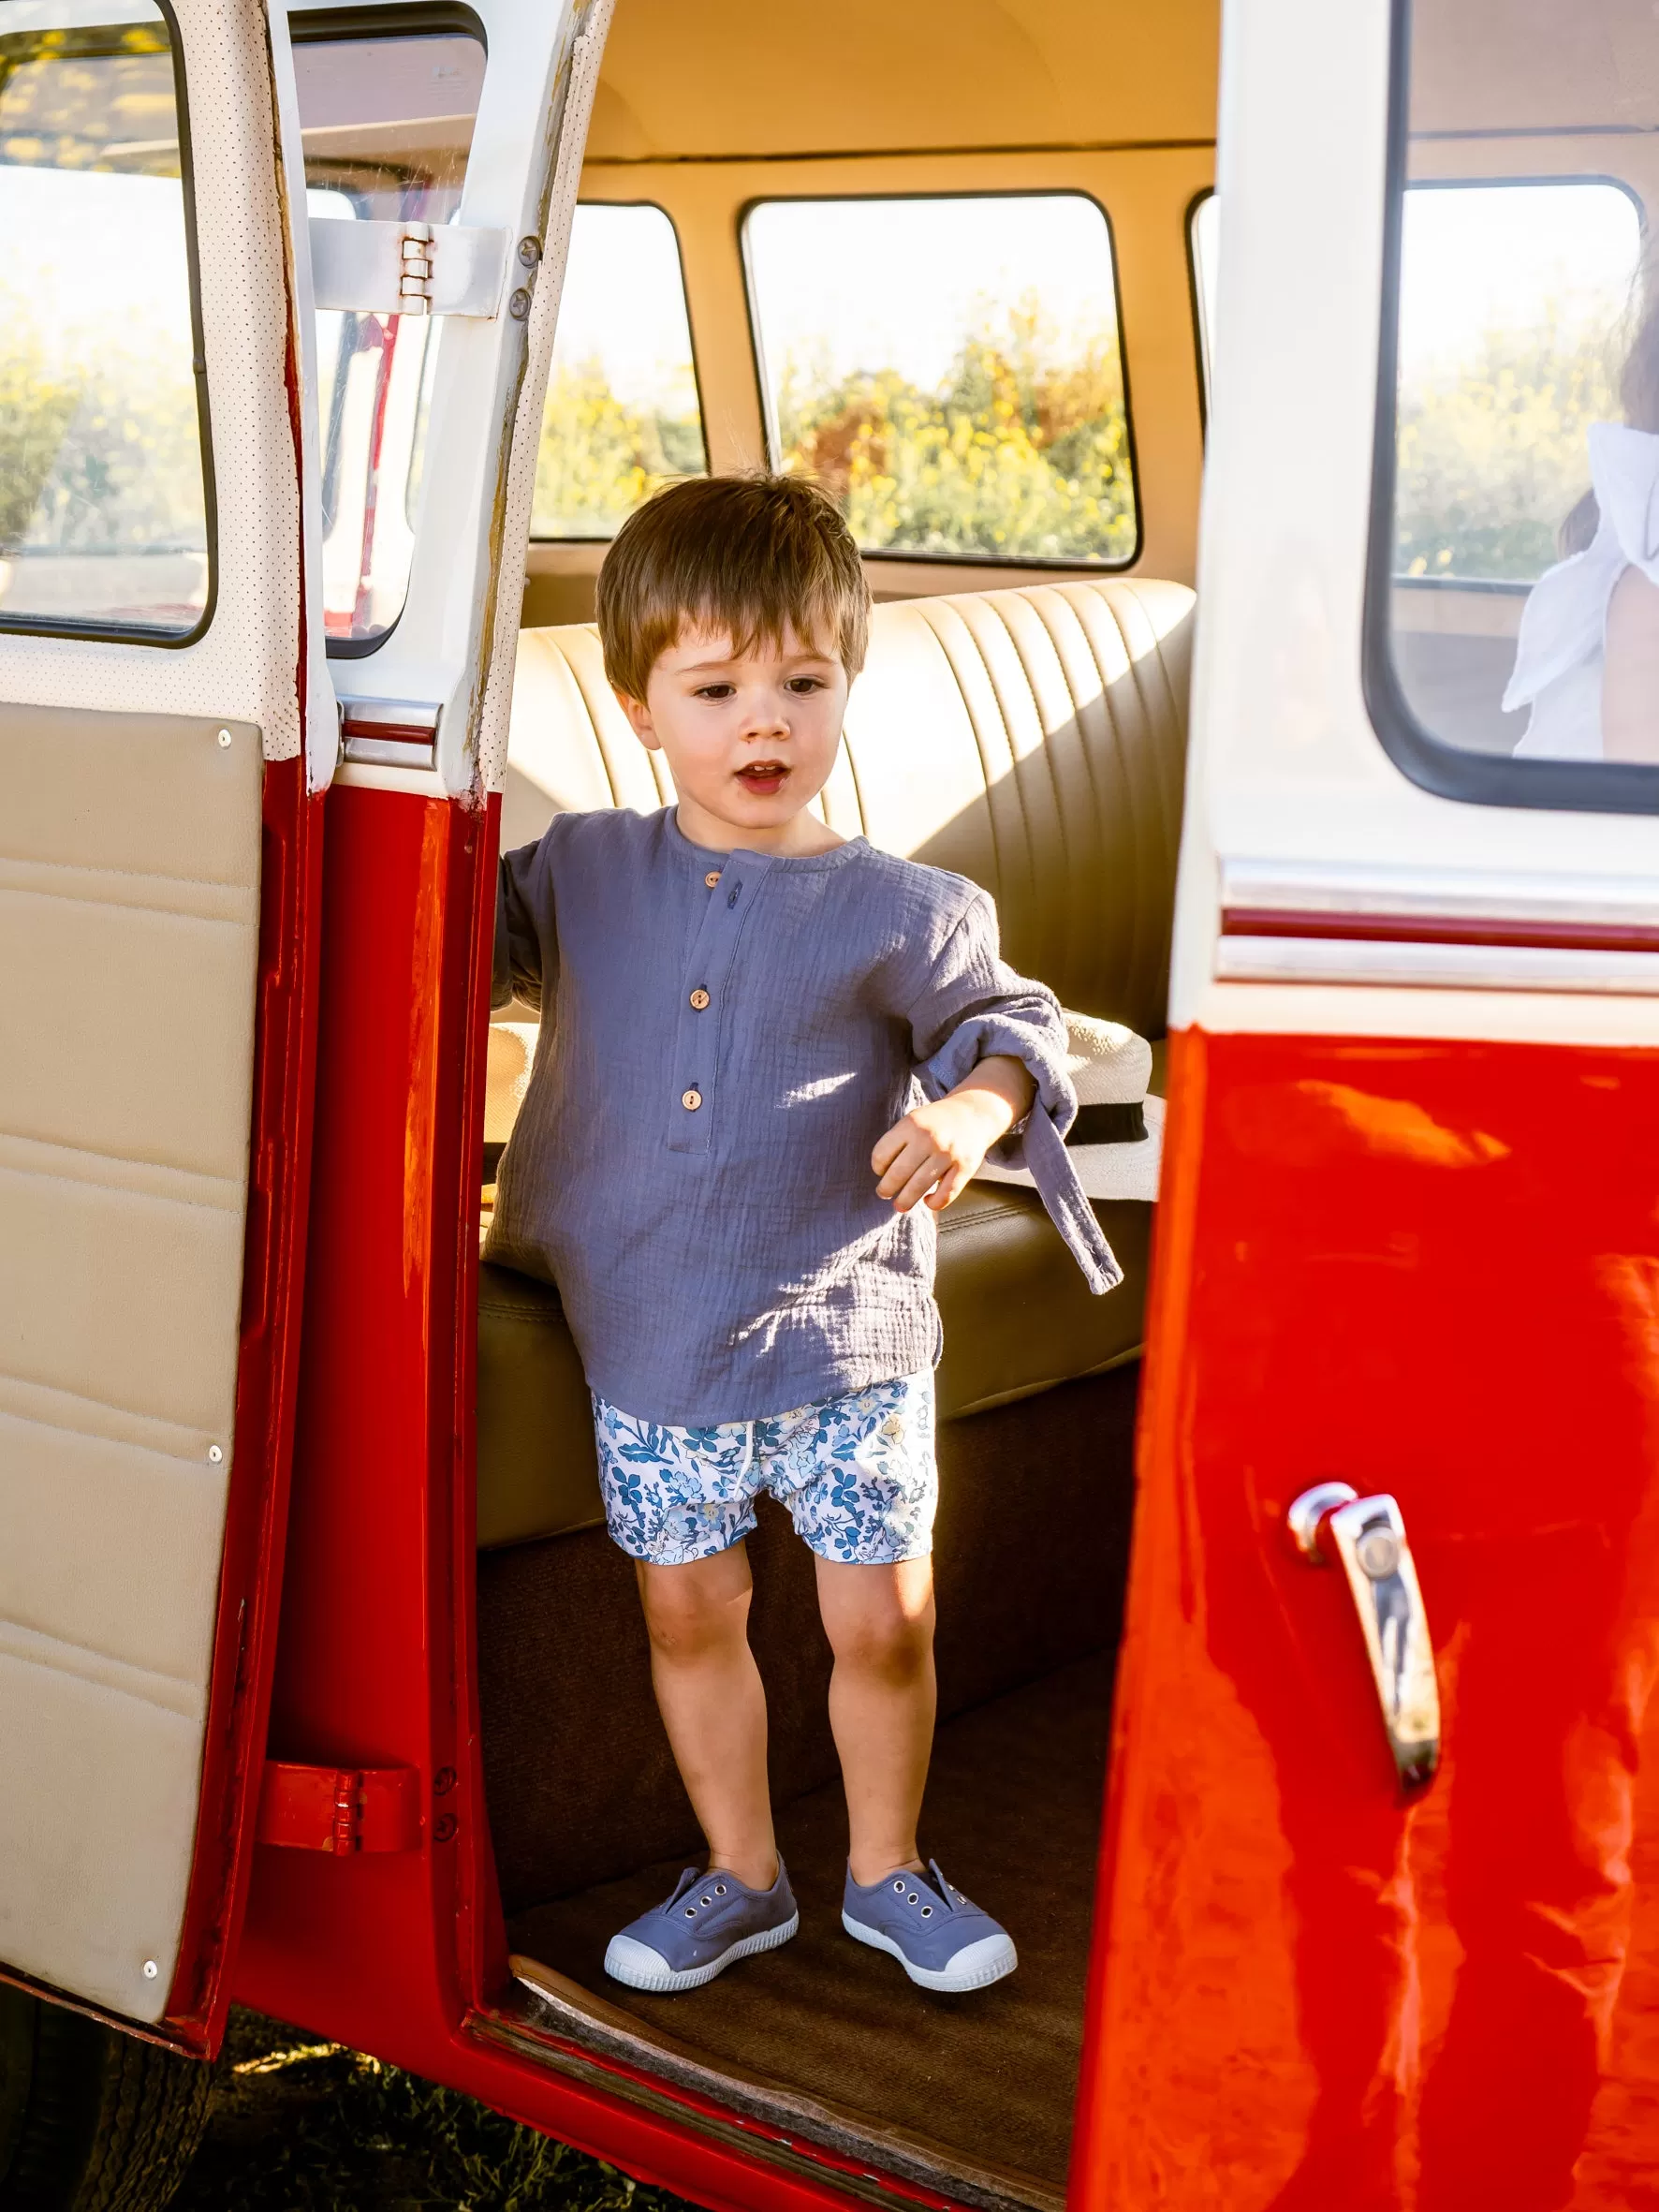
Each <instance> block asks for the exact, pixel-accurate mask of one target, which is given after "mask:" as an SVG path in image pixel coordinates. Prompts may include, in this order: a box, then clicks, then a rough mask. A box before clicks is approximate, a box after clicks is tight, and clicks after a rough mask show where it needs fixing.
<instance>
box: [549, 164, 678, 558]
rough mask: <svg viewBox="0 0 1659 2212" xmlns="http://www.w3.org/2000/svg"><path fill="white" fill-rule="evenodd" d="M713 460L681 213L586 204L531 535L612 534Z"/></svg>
mask: <svg viewBox="0 0 1659 2212" xmlns="http://www.w3.org/2000/svg"><path fill="white" fill-rule="evenodd" d="M708 465H709V458H708V454H707V452H706V450H704V446H703V418H702V411H701V409H700V407H699V406H698V405H697V370H696V368H695V366H694V365H693V361H692V354H691V323H690V319H689V317H688V316H687V313H686V307H685V280H684V277H683V273H682V272H681V267H680V245H679V241H678V240H677V239H676V238H675V236H674V226H673V224H672V223H670V222H669V220H668V216H667V215H666V214H664V213H663V211H662V209H661V208H660V207H604V206H600V205H598V204H593V205H589V206H585V207H579V208H578V209H577V211H576V221H575V224H574V226H573V227H572V229H571V233H570V258H569V260H568V262H567V263H566V265H565V288H564V291H563V293H562V294H561V295H560V300H559V331H558V335H557V337H556V338H555V339H554V341H553V362H552V368H551V372H550V374H549V377H548V396H547V410H546V412H545V413H544V415H543V416H542V421H541V448H540V450H539V452H538V454H537V456H536V500H535V505H534V507H533V508H532V510H531V523H530V531H531V535H532V537H535V538H611V537H614V536H615V534H616V532H617V530H618V529H619V528H620V527H621V526H622V524H624V522H626V520H627V518H628V517H629V515H631V514H632V513H633V511H634V509H635V508H637V507H638V506H639V504H640V502H641V501H642V500H645V499H649V498H650V496H651V494H653V492H656V491H660V489H661V488H662V486H663V485H664V484H667V483H671V482H672V481H673V480H674V479H675V478H676V477H684V476H701V475H703V474H704V473H705V472H706V470H707V468H708Z"/></svg>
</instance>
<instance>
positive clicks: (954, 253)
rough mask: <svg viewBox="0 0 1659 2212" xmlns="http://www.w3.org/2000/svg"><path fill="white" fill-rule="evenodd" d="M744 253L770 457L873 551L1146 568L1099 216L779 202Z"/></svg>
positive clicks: (1053, 201)
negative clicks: (809, 479)
mask: <svg viewBox="0 0 1659 2212" xmlns="http://www.w3.org/2000/svg"><path fill="white" fill-rule="evenodd" d="M743 241H744V248H745V252H746V255H747V258H748V269H749V285H750V293H751V297H752V300H753V303H754V313H755V322H756V338H757V341H758V345H759V349H760V357H761V366H762V374H763V376H764V381H765V390H766V398H767V405H768V410H769V419H770V435H771V445H772V455H773V460H774V463H775V464H776V465H779V466H782V467H785V468H790V469H800V470H801V471H803V472H805V473H806V474H809V475H812V476H815V477H816V478H817V479H819V481H820V482H822V483H823V484H824V485H825V487H826V489H828V490H829V492H830V493H832V494H833V495H834V496H835V498H836V499H838V500H839V501H840V503H841V506H842V509H843V511H844V513H845V515H846V517H847V520H848V521H849V523H850V524H851V525H852V528H853V533H854V535H855V537H856V538H858V540H859V544H860V545H861V546H863V547H864V548H865V549H866V551H868V552H872V553H925V554H927V555H928V556H930V557H931V558H945V559H950V558H957V559H966V560H991V561H1063V562H1065V563H1067V564H1068V565H1076V564H1079V563H1082V562H1102V563H1113V564H1117V563H1123V562H1127V561H1131V560H1133V559H1134V557H1135V553H1136V548H1137V542H1138V528H1137V519H1136V508H1135V486H1134V478H1133V473H1132V465H1131V460H1130V452H1129V422H1128V416H1127V412H1126V409H1125V406H1124V397H1123V361H1122V357H1121V354H1120V350H1119V344H1118V313H1117V294H1116V285H1115V279H1114V275H1113V269H1112V250H1111V236H1110V233H1109V231H1108V228H1107V223H1106V217H1105V216H1104V214H1102V213H1101V211H1100V209H1099V208H1098V207H1097V206H1096V204H1095V203H1094V200H1092V199H1084V198H1082V197H1081V196H1080V195H1079V194H1076V193H1041V194H1037V193H1033V194H1024V195H1018V196H1015V195H999V196H996V197H994V198H992V197H987V198H977V199H966V198H963V199H817V200H804V199H801V200H782V199H779V200H771V201H767V202H765V203H764V204H762V205H761V206H758V207H756V208H755V209H753V210H752V211H751V213H750V214H749V217H748V220H747V222H746V223H745V225H744V229H743Z"/></svg>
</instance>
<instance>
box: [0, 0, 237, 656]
mask: <svg viewBox="0 0 1659 2212" xmlns="http://www.w3.org/2000/svg"><path fill="white" fill-rule="evenodd" d="M110 17H113V18H115V19H116V20H114V21H110V20H107V19H108V18H110ZM8 18H9V19H11V20H10V21H8ZM13 22H15V23H16V25H17V27H16V28H13V27H12V24H13ZM188 142H189V141H188V134H187V131H186V129H185V127H184V83H183V75H182V68H181V66H180V63H179V57H178V55H177V54H176V52H175V51H174V39H173V35H172V28H171V24H170V21H169V17H168V16H167V14H166V13H165V12H164V11H163V9H162V8H160V7H154V6H152V5H150V4H149V0H122V4H121V5H120V6H118V7H109V6H108V0H90V4H88V0H45V5H32V6H30V7H27V8H26V9H15V8H0V625H4V626H6V627H12V628H22V629H32V630H43V629H69V630H74V631H77V632H79V633H81V634H86V633H89V632H90V633H91V634H94V635H103V634H109V635H120V636H127V635H133V634H139V635H142V634H143V633H145V632H148V633H151V634H152V635H154V637H155V639H156V640H157V641H158V642H159V641H163V640H166V641H172V642H178V641H182V640H183V639H185V638H187V637H189V636H191V635H193V634H194V633H195V632H196V631H197V630H198V629H199V628H200V627H201V626H202V624H203V622H204V620H205V617H206V614H207V610H208V606H209V601H210V598H211V597H212V557H213V554H212V531H211V524H210V503H209V496H208V485H207V478H206V471H205V469H204V465H203V460H202V455H203V450H204V440H203V435H202V431H203V421H204V410H205V405H206V399H205V387H204V385H203V384H202V381H201V371H200V368H199V363H200V358H201V344H200V340H199V338H198V335H197V331H196V318H195V310H194V304H193V298H192V290H193V288H192V280H191V239H190V224H191V217H190V207H189V175H188Z"/></svg>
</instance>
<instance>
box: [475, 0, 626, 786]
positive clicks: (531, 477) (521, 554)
mask: <svg viewBox="0 0 1659 2212" xmlns="http://www.w3.org/2000/svg"><path fill="white" fill-rule="evenodd" d="M612 6H613V0H593V5H592V6H591V7H590V8H589V9H588V12H587V16H586V18H585V20H584V21H583V22H582V23H581V25H580V29H579V30H578V32H577V35H576V42H575V45H574V47H573V48H572V51H571V55H570V81H569V85H568V89H567V90H566V92H565V117H564V122H563V124H562V125H561V126H560V131H559V157H558V162H557V166H556V167H555V169H554V171H553V188H552V193H551V199H550V200H549V204H548V216H547V223H546V226H545V228H544V229H543V232H542V259H541V275H540V281H539V282H538V283H537V285H536V296H535V299H534V301H533V302H532V305H531V309H530V326H529V330H528V332H527V333H526V356H525V362H524V381H523V383H522V384H521V386H520V387H519V405H518V409H517V412H516V413H515V415H514V417H513V442H512V451H511V455H510V457H509V459H508V462H507V503H506V514H505V519H504V522H503V525H502V535H501V573H500V576H499V578H498V579H497V584H496V593H495V634H494V636H493V638H492V641H491V646H490V668H489V672H488V674H487V675H486V677H485V680H484V703H483V708H482V712H481V714H480V716H479V728H478V776H479V781H480V783H481V784H482V786H483V789H485V790H486V791H499V790H500V789H501V788H502V785H503V784H504V783H505V782H506V780H507V729H508V724H509V722H510V720H511V717H512V705H513V661H514V657H515V656H516V654H517V652H518V644H519V614H520V610H521V606H522V603H523V597H524V563H525V560H526V558H527V556H528V554H529V551H530V504H531V500H532V498H533V496H534V494H535V491H536V451H537V449H538V448H539V446H540V444H541V417H542V408H543V405H544V403H545V401H546V398H547V388H548V371H549V370H550V368H551V365H552V359H553V332H554V328H555V326H556V325H557V323H558V319H559V298H560V294H561V293H562V292H563V290H564V288H565V258H566V257H567V255H568V253H569V251H570V226H571V223H572V221H573V220H574V219H575V214H576V195H577V191H578V189H579V187H580V184H581V163H582V155H583V153H584V152H585V150H586V147H587V140H588V118H589V117H590V115H591V114H592V113H593V109H594V93H595V88H596V87H597V85H598V82H599V63H600V59H601V57H602V56H603V54H604V52H605V37H606V33H607V32H608V31H609V28H610V16H611V8H612Z"/></svg>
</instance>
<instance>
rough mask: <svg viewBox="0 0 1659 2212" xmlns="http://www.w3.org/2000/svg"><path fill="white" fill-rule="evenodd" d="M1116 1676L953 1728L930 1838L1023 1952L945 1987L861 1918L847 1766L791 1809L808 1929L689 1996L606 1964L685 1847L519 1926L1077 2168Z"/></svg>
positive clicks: (648, 2005) (693, 2022)
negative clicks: (1010, 1962)
mask: <svg viewBox="0 0 1659 2212" xmlns="http://www.w3.org/2000/svg"><path fill="white" fill-rule="evenodd" d="M1110 1694H1111V1662H1110V1659H1109V1657H1108V1656H1106V1655H1100V1656H1098V1657H1095V1658H1094V1659H1083V1660H1080V1661H1074V1662H1073V1663H1072V1664H1070V1665H1069V1666H1066V1667H1064V1668H1062V1669H1060V1670H1059V1671H1057V1672H1056V1673H1053V1674H1049V1675H1047V1676H1045V1677H1044V1678H1043V1679H1042V1680H1040V1681H1037V1682H1035V1683H1031V1684H1029V1685H1028V1686H1027V1687H1025V1688H1021V1689H1017V1690H1013V1691H1011V1692H1009V1693H1008V1694H1006V1695H1005V1696H1003V1697H1000V1698H997V1699H996V1700H995V1701H994V1702H992V1703H990V1704H986V1705H981V1706H979V1707H977V1708H976V1709H975V1710H973V1711H970V1712H967V1713H963V1714H962V1715H960V1716H959V1717H958V1718H955V1719H954V1720H951V1721H949V1722H947V1724H946V1725H945V1726H944V1727H943V1728H942V1729H941V1730H940V1732H939V1736H938V1742H937V1746H936V1748H935V1751H934V1757H933V1766H932V1778H931V1780H930V1782H929V1785H928V1799H927V1806H926V1810H925V1814H924V1821H923V1842H922V1848H923V1850H924V1851H932V1852H933V1853H935V1854H936V1855H937V1856H938V1858H939V1860H940V1862H941V1864H942V1865H944V1867H945V1870H946V1872H947V1874H948V1875H949V1876H950V1877H951V1878H952V1880H956V1881H959V1882H961V1883H962V1886H963V1887H964V1888H965V1889H966V1890H967V1892H968V1894H969V1895H971V1896H972V1897H973V1898H974V1899H975V1900H976V1903H979V1904H982V1905H983V1906H985V1908H986V1909H987V1910H989V1911H991V1912H993V1913H995V1914H996V1915H997V1916H998V1918H999V1919H1002V1920H1004V1921H1005V1922H1006V1924H1007V1926H1008V1928H1009V1931H1010V1933H1011V1934H1012V1935H1013V1937H1014V1939H1015V1942H1016V1943H1017V1944H1018V1946H1019V1950H1020V1966H1019V1969H1018V1971H1017V1972H1015V1973H1014V1974H1012V1975H1011V1976H1010V1977H1009V1978H1008V1979H1007V1980H1006V1982H1002V1983H997V1984H996V1986H995V1987H993V1988H991V1989H988V1990H982V1991H979V1992H978V1993H977V1994H976V1995H974V1996H971V1997H961V1998H949V1997H935V1996H931V1995H929V1994H928V1993H927V1992H926V1991H924V1990H920V1989H918V1988H916V1987H915V1986H914V1984H913V1983H910V1982H908V1981H907V1980H906V1979H905V1977H904V1975H903V1972H902V1970H901V1969H900V1968H899V1966H898V1965H897V1963H896V1962H895V1961H894V1960H892V1959H889V1958H887V1957H885V1956H883V1955H882V1954H879V1953H876V1952H873V1951H869V1950H866V1949H865V1948H864V1947H863V1946H862V1945H861V1944H858V1943H855V1942H854V1941H853V1940H852V1939H850V1938H849V1937H848V1936H846V1935H845V1934H844V1932H843V1930H842V1926H841V1885H842V1878H843V1871H844V1860H845V1851H846V1824H845V1814H844V1807H843V1805H842V1801H841V1792H840V1787H839V1785H838V1784H833V1783H832V1784H830V1785H829V1786H828V1787H825V1788H820V1789H818V1790H815V1791H813V1792H811V1793H809V1794H808V1795H806V1796H804V1797H801V1798H800V1799H798V1800H797V1801H796V1802H795V1803H794V1804H793V1805H789V1806H785V1808H784V1810H783V1811H782V1813H781V1814H780V1816H779V1821H778V1829H779V1839H780V1843H781V1846H782V1849H783V1851H784V1855H785V1859H786V1861H787V1862H788V1866H789V1876H790V1880H791V1882H792V1883H793V1885H794V1888H795V1892H796V1895H797V1896H798V1898H799V1900H800V1935H799V1936H798V1937H797V1938H796V1939H795V1940H794V1941H793V1942H792V1943H789V1944H787V1945H786V1946H785V1948H784V1949H783V1950H782V1951H777V1952H772V1953H770V1954H765V1955H763V1956H761V1957H759V1958H755V1959H745V1960H743V1961H742V1962H741V1964H739V1965H738V1966H735V1967H733V1968H731V1969H729V1971H728V1972H727V1973H725V1974H723V1975H722V1976H721V1977H720V1979H719V1980H718V1981H716V1982H712V1983H709V1984H708V1986H707V1987H705V1988H703V1989H699V1990H696V1991H692V1992H690V1993H688V1994H687V1995H685V1996H683V1997H650V1996H646V1995H644V1994H643V1993H641V1992H640V1991H638V1990H632V1989H624V1987H623V1986H622V1985H621V1983H615V1982H611V1981H609V1979H608V1978H607V1977H606V1975H605V1972H604V1968H603V1959H604V1954H605V1946H606V1943H607V1942H608V1941H609V1938H610V1936H611V1935H612V1933H613V1932H614V1931H615V1930H616V1929H617V1928H619V1927H621V1926H622V1925H624V1923H626V1922H627V1921H629V1920H631V1919H632V1918H633V1917H634V1915H635V1914H636V1913H638V1912H640V1911H642V1910H645V1909H646V1908H647V1907H648V1906H650V1905H652V1904H653V1903H656V1902H658V1901H659V1900H660V1899H661V1898H662V1897H663V1896H664V1895H667V1893H668V1890H669V1889H670V1888H671V1887H672V1885H673V1882H674V1880H675V1878H676V1877H677V1876H678V1874H679V1872H680V1869H681V1867H682V1865H684V1864H686V1863H687V1861H686V1859H684V1858H683V1857H681V1856H678V1855H677V1856H675V1857H674V1858H672V1859H666V1860H664V1861H662V1862H661V1863H660V1864H659V1865H653V1866H651V1867H649V1868H647V1869H646V1870H645V1871H644V1872H642V1873H639V1874H636V1875H631V1876H628V1877H627V1878H625V1879H624V1880H620V1881H610V1882H607V1883H604V1884H603V1885H602V1886H600V1887H597V1888H594V1889H590V1890H586V1891H583V1892H582V1893H581V1894H580V1895H576V1896H570V1897H565V1898H562V1899H560V1900H558V1901H557V1902H555V1903H553V1904H549V1905H542V1906H539V1907H536V1909H534V1910H530V1911H527V1912H523V1913H521V1914H520V1915H519V1916H518V1917H517V1918H516V1919H515V1920H514V1921H513V1922H512V1923H511V1926H510V1931H509V1933H510V1940H511V1944H512V1948H513V1949H514V1950H515V1951H516V1952H522V1953H525V1954H528V1955H530V1956H531V1957H534V1958H536V1959H539V1960H541V1961H543V1962H545V1963H546V1964H547V1965H549V1966H551V1967H553V1968H555V1969H558V1970H559V1971H560V1972H562V1973H564V1974H565V1975H568V1976H569V1977H570V1978H571V1979H572V1980H573V1981H576V1982H579V1983H581V1984H582V1985H583V1986H584V1987H585V1988H588V1989H591V1990H593V1991H595V1992H596V1993H599V1994H602V1995H603V1996H604V1997H605V1998H606V1999H607V2000H608V2001H609V2002H610V2003H611V2004H614V2005H617V2006H619V2007H621V2008H623V2009H624V2010H625V2011H627V2012H629V2013H633V2014H634V2015H635V2016H636V2017H638V2018H639V2019H640V2020H641V2021H644V2022H646V2023H648V2024H650V2025H651V2026H652V2027H654V2028H659V2029H661V2030H662V2031H663V2032H664V2033H666V2034H668V2035H671V2036H672V2037H674V2038H675V2039H676V2041H677V2042H680V2043H683V2044H686V2045H689V2046H691V2047H693V2048H694V2049H695V2050H697V2052H698V2053H700V2054H704V2055H706V2056H707V2057H710V2058H711V2059H712V2060H713V2061H715V2062H716V2063H718V2062H719V2061H720V2060H722V2059H725V2060H727V2061H728V2062H729V2063H732V2064H734V2065H737V2066H740V2067H742V2068H744V2069H746V2070H748V2071H749V2072H752V2073H756V2074H763V2075H767V2076H769V2077H770V2078H771V2079H772V2080H773V2081H777V2082H781V2083H783V2084H784V2085H785V2087H790V2088H794V2089H797V2090H800V2091H804V2092H805V2093H806V2094H807V2095H809V2096H812V2097H815V2098H820V2099H823V2100H825V2101H828V2102H830V2103H833V2104H836V2105H839V2106H841V2107H842V2108H844V2110H850V2111H853V2112H857V2113H859V2114H860V2115H862V2116H866V2117H868V2118H870V2119H872V2120H874V2121H877V2122H880V2123H885V2124H887V2125H888V2126H891V2127H895V2128H902V2129H904V2130H907V2131H909V2132H910V2133H912V2134H914V2135H919V2136H925V2137H929V2138H931V2139H932V2141H933V2142H935V2143H938V2144H941V2145H942V2146H945V2147H946V2148H947V2150H950V2151H953V2152H955V2153H956V2154H957V2155H958V2157H960V2158H962V2159H965V2160H970V2161H976V2162H982V2163H984V2164H986V2165H990V2166H993V2167H999V2168H1003V2169H1007V2170H1013V2171H1014V2172H1017V2173H1023V2174H1027V2175H1031V2176H1032V2177H1033V2178H1034V2179H1035V2180H1036V2181H1037V2182H1038V2183H1040V2184H1042V2185H1044V2186H1046V2187H1047V2188H1048V2189H1049V2190H1062V2189H1064V2183H1065V2169H1066V2156H1067V2151H1068V2147H1069V2144H1070V2138H1071V2112H1072V2101H1073V2097H1074V2094H1075V2091H1076V2087H1077V2068H1078V2053H1079V2043H1080V2041H1081V2036H1082V2024H1083V1991H1084V1982H1085V1976H1086V1972H1087V1968H1088V1954H1089V1920H1090V1910H1091V1907H1092V1904H1093V1900H1094V1864H1095V1853H1096V1844H1097V1836H1098V1830H1099V1814H1100V1803H1101V1794H1102V1786H1103V1777H1104V1773H1105V1765H1106V1748H1107V1736H1108V1719H1109V1704H1110Z"/></svg>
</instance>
